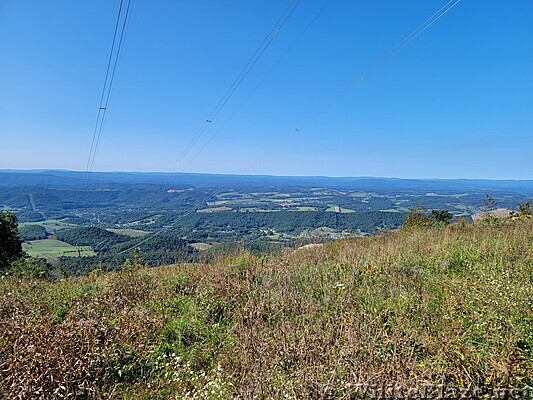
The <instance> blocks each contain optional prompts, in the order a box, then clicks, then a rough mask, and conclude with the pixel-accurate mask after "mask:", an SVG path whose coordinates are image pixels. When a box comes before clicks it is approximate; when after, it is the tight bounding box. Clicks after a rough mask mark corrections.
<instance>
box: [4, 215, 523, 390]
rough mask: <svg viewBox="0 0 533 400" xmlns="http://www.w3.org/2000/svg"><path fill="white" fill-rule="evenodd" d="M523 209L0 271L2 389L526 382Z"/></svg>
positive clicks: (344, 387) (276, 387)
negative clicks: (442, 223)
mask: <svg viewBox="0 0 533 400" xmlns="http://www.w3.org/2000/svg"><path fill="white" fill-rule="evenodd" d="M532 228H533V221H532V220H515V221H507V222H505V223H503V224H501V225H500V226H485V225H482V224H473V225H452V226H449V227H445V228H431V227H424V228H419V229H410V230H401V231H396V232H389V233H386V234H382V235H381V236H379V237H372V238H367V239H357V240H350V241H338V242H333V243H330V244H328V245H326V246H323V247H320V248H311V249H306V250H297V251H286V252H285V253H284V254H282V255H280V256H275V257H270V258H268V257H262V258H260V257H254V256H252V255H249V254H241V255H238V256H232V257H220V258H218V259H217V260H215V261H212V262H210V263H209V264H194V265H192V264H180V265H172V266H167V267H161V268H153V269H140V270H128V271H124V272H120V273H110V274H105V275H93V276H89V277H84V278H72V279H68V280H63V281H55V282H52V281H43V280H25V281H20V280H16V279H14V278H5V279H4V280H3V281H2V282H1V283H0V393H1V394H2V396H3V397H5V398H17V397H19V398H54V397H58V398H59V397H73V398H104V397H105V398H131V399H134V398H135V399H137V398H141V399H142V398H146V399H148V398H150V399H153V398H155V399H157V398H160V399H167V398H201V399H218V398H235V397H240V398H245V399H248V398H260V399H261V398H276V399H277V398H343V396H347V395H348V393H349V390H350V387H351V386H350V385H353V384H356V383H360V382H368V383H375V384H378V385H381V384H383V383H395V384H405V385H408V386H413V385H423V384H426V383H437V384H446V385H452V386H460V387H467V386H523V385H525V384H529V385H533V382H532V376H533V362H532V347H533V325H532V321H533V297H532V293H533V285H532V282H533V280H532V278H533V277H532V274H533V250H532V249H533V246H532V245H533V229H532Z"/></svg>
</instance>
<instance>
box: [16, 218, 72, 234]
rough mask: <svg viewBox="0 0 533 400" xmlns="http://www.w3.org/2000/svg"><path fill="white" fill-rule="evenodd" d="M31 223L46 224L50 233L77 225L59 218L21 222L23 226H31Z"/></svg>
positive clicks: (45, 226)
mask: <svg viewBox="0 0 533 400" xmlns="http://www.w3.org/2000/svg"><path fill="white" fill-rule="evenodd" d="M29 225H40V226H44V228H45V229H46V231H47V232H48V233H53V232H55V231H60V230H61V229H67V228H72V227H75V226H77V225H75V224H69V223H67V222H64V221H61V220H57V219H47V220H44V221H38V222H23V223H21V224H20V226H21V227H23V226H29Z"/></svg>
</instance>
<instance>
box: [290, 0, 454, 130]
mask: <svg viewBox="0 0 533 400" xmlns="http://www.w3.org/2000/svg"><path fill="white" fill-rule="evenodd" d="M460 2H461V0H450V1H448V2H447V3H446V4H445V5H444V6H442V7H441V8H440V9H439V10H437V11H436V12H435V13H433V14H432V15H431V16H430V17H429V18H427V19H426V20H425V21H424V22H422V24H420V25H419V26H418V27H417V28H416V29H414V30H413V31H412V32H411V33H410V34H409V35H407V36H406V37H404V38H403V39H402V40H401V41H400V42H398V44H396V46H394V47H393V48H392V49H390V50H389V51H388V52H387V53H385V54H384V55H383V56H381V58H379V59H378V60H377V61H376V62H375V63H373V64H372V65H371V66H370V67H369V68H367V69H366V70H365V71H364V72H363V73H362V74H360V75H358V76H357V77H356V78H355V79H353V80H352V81H351V82H350V83H349V84H348V85H346V86H345V87H344V89H342V90H341V91H340V92H339V93H337V94H336V95H335V96H333V97H332V98H331V99H330V100H329V101H328V102H326V104H325V105H324V106H323V107H322V108H320V109H319V110H318V111H317V112H315V113H314V114H312V115H311V116H310V117H309V118H308V119H307V120H305V121H304V122H303V123H302V124H301V125H300V126H299V128H298V129H296V131H301V130H302V129H304V128H305V127H307V126H308V125H309V124H310V123H311V122H312V121H314V120H315V119H316V118H318V117H319V116H320V115H321V114H322V113H324V112H325V111H326V110H327V109H328V108H330V107H331V106H332V105H333V104H335V103H336V102H337V101H338V100H340V99H341V98H342V97H344V96H345V95H346V94H348V92H350V91H351V90H352V89H353V88H354V87H356V86H357V85H359V84H360V83H362V82H363V81H364V80H365V79H366V78H367V77H368V76H370V75H371V74H372V73H373V72H374V71H375V70H377V69H378V68H379V67H380V66H381V65H383V64H385V63H386V62H387V61H389V60H390V59H391V58H392V57H394V56H395V55H396V54H397V53H398V52H399V51H401V50H402V49H403V48H404V47H405V46H407V45H408V44H409V43H411V42H412V41H413V40H414V39H416V38H417V37H418V36H420V35H421V34H422V33H424V32H425V31H426V30H427V29H428V28H429V27H431V25H433V24H434V23H435V22H437V21H438V20H439V19H440V18H442V17H443V16H444V15H446V14H447V13H448V12H449V11H451V10H452V9H453V8H454V7H455V6H456V5H457V4H459V3H460ZM452 3H453V4H452Z"/></svg>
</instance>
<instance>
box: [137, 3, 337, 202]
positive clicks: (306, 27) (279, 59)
mask: <svg viewBox="0 0 533 400" xmlns="http://www.w3.org/2000/svg"><path fill="white" fill-rule="evenodd" d="M332 1H333V0H327V1H326V2H325V3H324V5H323V6H322V7H321V8H320V10H319V11H318V13H316V14H315V16H314V17H313V18H312V19H311V21H310V22H309V23H308V24H307V25H306V26H305V28H304V29H303V30H302V31H301V32H300V34H299V35H298V36H297V37H296V39H295V40H294V41H293V42H292V43H291V44H290V46H289V47H288V48H287V49H286V50H285V52H284V53H283V54H282V55H281V56H280V57H279V58H278V60H277V61H276V62H275V63H274V65H273V66H272V67H271V68H270V70H269V71H268V72H267V73H266V74H265V75H264V76H263V78H262V79H261V80H260V81H259V83H258V84H257V85H256V86H255V87H254V89H253V90H252V91H251V92H250V93H249V94H248V96H247V97H246V98H245V99H244V100H243V101H242V102H241V103H240V104H239V105H238V107H237V108H236V109H235V110H234V111H233V113H232V114H231V115H230V116H229V117H228V118H227V119H226V120H225V121H224V123H223V124H222V125H221V126H220V127H219V128H218V129H217V131H216V132H215V133H214V134H213V135H212V136H211V137H210V138H209V140H208V141H207V142H206V143H204V145H203V146H202V148H201V149H200V150H199V151H198V152H197V153H196V154H195V155H194V156H193V158H192V159H190V160H189V162H188V163H187V164H186V165H185V167H184V168H183V170H186V169H187V168H188V167H189V165H190V164H191V162H192V161H193V160H194V159H196V157H198V155H199V154H200V153H201V152H202V151H203V150H204V149H205V148H206V147H207V145H208V144H209V143H210V142H211V141H212V140H213V139H214V138H215V137H216V136H217V135H218V134H219V133H220V131H222V129H223V128H224V127H225V126H226V125H227V124H228V123H229V122H230V120H231V119H232V118H233V117H234V116H235V115H236V114H237V113H238V111H239V110H240V109H241V108H242V107H243V105H244V104H245V103H246V102H247V101H248V100H249V99H250V98H251V97H252V96H253V94H254V93H255V92H256V91H257V89H259V87H260V86H261V85H262V84H263V83H264V82H265V81H266V80H267V78H268V77H269V76H270V75H271V74H272V72H274V70H275V69H276V67H277V66H278V65H279V64H280V63H281V61H282V60H283V59H284V58H285V57H286V56H287V54H288V53H289V52H290V51H291V50H292V49H293V47H294V46H295V45H296V43H297V42H298V41H299V40H300V39H301V38H302V36H303V35H304V34H305V33H306V32H307V31H308V30H309V28H310V27H311V26H312V25H313V24H314V23H315V21H316V20H317V19H318V17H320V15H321V14H322V13H323V11H324V10H325V9H326V8H327V6H328V5H329V4H330V3H331V2H332ZM289 7H290V3H289V5H288V6H287V8H286V9H285V11H284V14H285V13H286V12H287V10H288V8H289ZM282 17H283V15H282V16H281V17H280V18H279V19H278V21H276V24H279V22H280V21H281V19H282ZM272 29H274V28H272ZM272 29H271V31H272ZM264 42H265V40H263V43H262V44H264ZM260 47H261V46H260ZM256 53H257V51H256ZM241 73H242V71H241ZM157 197H158V194H154V195H153V196H150V197H149V198H148V199H146V200H145V201H144V202H143V203H142V204H141V208H142V207H145V206H147V205H148V204H149V203H150V202H151V201H152V200H155V199H156V198H157Z"/></svg>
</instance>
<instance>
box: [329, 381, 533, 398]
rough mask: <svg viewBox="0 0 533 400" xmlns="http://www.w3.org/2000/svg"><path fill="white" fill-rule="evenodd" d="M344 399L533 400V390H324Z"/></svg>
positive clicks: (393, 386) (363, 386) (360, 385)
mask: <svg viewBox="0 0 533 400" xmlns="http://www.w3.org/2000/svg"><path fill="white" fill-rule="evenodd" d="M341 393H342V395H341V397H342V398H343V399H354V400H355V399H372V400H374V399H375V400H401V399H405V400H408V399H409V400H426V399H428V400H430V399H431V400H433V399H442V400H445V399H446V400H451V399H480V400H481V399H483V400H485V399H486V400H489V399H490V400H493V399H494V400H496V399H498V400H499V399H502V400H503V399H506V400H507V399H509V400H510V399H533V387H531V386H528V385H525V386H523V387H454V386H447V385H431V384H427V385H421V386H412V387H411V386H408V385H402V384H382V385H378V384H368V383H356V384H348V385H346V386H345V387H344V388H343V389H342V390H340V389H337V388H335V387H333V386H326V387H324V389H323V394H324V398H325V399H330V398H331V399H334V398H337V397H338V396H339V394H341Z"/></svg>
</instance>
